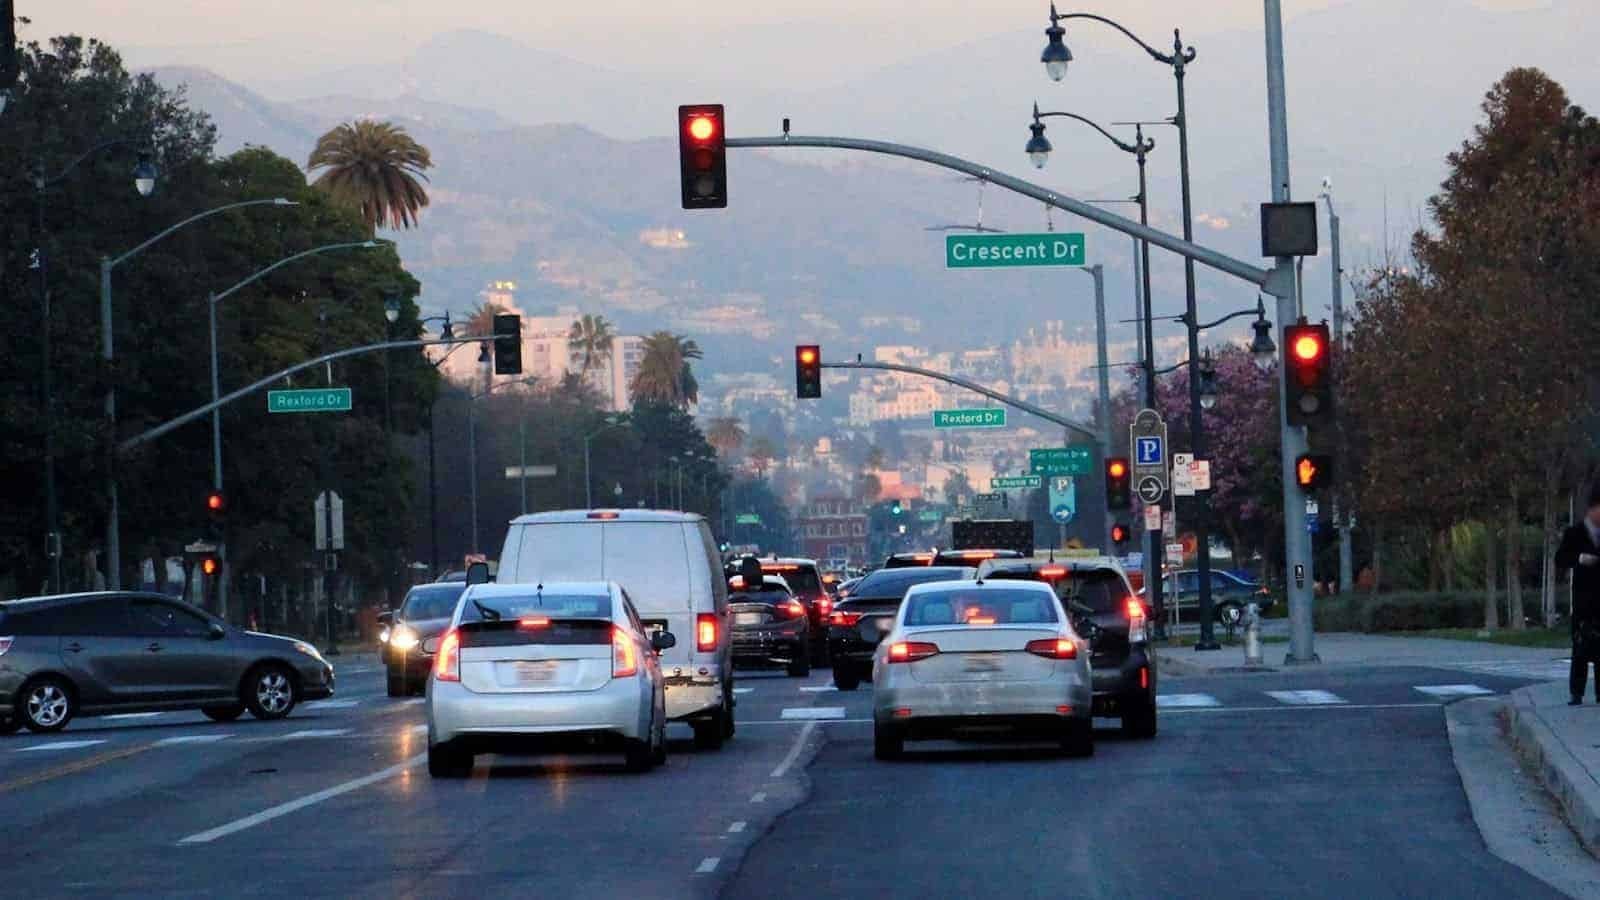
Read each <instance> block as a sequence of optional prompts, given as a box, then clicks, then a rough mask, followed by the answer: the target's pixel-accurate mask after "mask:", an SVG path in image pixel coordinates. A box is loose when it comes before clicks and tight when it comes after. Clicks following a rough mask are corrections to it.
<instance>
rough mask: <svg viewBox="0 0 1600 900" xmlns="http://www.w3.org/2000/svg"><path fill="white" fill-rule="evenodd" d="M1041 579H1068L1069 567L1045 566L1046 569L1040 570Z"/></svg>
mask: <svg viewBox="0 0 1600 900" xmlns="http://www.w3.org/2000/svg"><path fill="white" fill-rule="evenodd" d="M1039 577H1040V578H1045V579H1054V578H1065V577H1067V567H1066V566H1045V567H1044V568H1042V569H1040V570H1039Z"/></svg>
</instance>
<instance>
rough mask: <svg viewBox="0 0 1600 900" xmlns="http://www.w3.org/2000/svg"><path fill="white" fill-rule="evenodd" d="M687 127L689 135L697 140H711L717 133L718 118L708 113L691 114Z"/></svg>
mask: <svg viewBox="0 0 1600 900" xmlns="http://www.w3.org/2000/svg"><path fill="white" fill-rule="evenodd" d="M686 127H687V128H688V131H689V137H692V138H694V139H695V140H697V141H709V140H711V139H712V138H713V137H715V136H716V134H717V120H716V119H713V118H712V117H711V116H707V115H697V116H690V117H689V124H688V125H687V126H686Z"/></svg>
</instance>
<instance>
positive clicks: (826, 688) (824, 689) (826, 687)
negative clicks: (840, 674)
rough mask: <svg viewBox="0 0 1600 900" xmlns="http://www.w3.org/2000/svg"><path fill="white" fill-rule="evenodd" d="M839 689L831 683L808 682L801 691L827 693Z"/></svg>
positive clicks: (805, 692)
mask: <svg viewBox="0 0 1600 900" xmlns="http://www.w3.org/2000/svg"><path fill="white" fill-rule="evenodd" d="M837 690H838V688H837V687H834V686H833V685H831V684H808V685H806V686H805V687H803V688H801V689H800V692H801V693H803V694H826V693H829V692H830V691H837Z"/></svg>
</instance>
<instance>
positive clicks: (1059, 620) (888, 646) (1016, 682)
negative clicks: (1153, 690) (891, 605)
mask: <svg viewBox="0 0 1600 900" xmlns="http://www.w3.org/2000/svg"><path fill="white" fill-rule="evenodd" d="M872 691H873V698H872V702H873V727H872V731H873V748H874V751H875V753H876V755H877V757H878V758H879V759H895V758H898V757H899V756H900V755H901V753H902V751H903V750H904V748H905V742H906V741H908V740H910V741H915V740H939V739H943V738H949V737H956V736H961V735H963V734H970V733H973V732H977V731H982V732H987V731H989V730H991V729H1005V730H1009V731H1013V732H1017V733H1020V734H1022V735H1026V736H1045V737H1049V738H1050V739H1052V740H1058V741H1060V743H1061V747H1062V749H1063V750H1065V751H1066V752H1067V753H1068V754H1069V755H1072V756H1089V755H1092V754H1093V753H1094V727H1093V719H1092V718H1091V713H1092V703H1093V694H1094V691H1093V679H1092V678H1091V675H1090V670H1089V645H1088V642H1087V641H1085V640H1084V639H1082V638H1081V637H1079V636H1078V635H1077V634H1076V633H1075V632H1074V631H1073V628H1072V623H1071V621H1070V620H1069V619H1068V617H1067V615H1066V612H1065V611H1064V610H1063V609H1062V608H1061V601H1060V600H1058V599H1057V598H1056V595H1055V592H1054V591H1053V590H1051V589H1050V586H1049V585H1047V584H1043V583H1037V582H1023V581H981V580H980V581H938V582H929V583H926V584H919V585H917V586H916V587H913V588H912V589H911V590H910V591H908V592H907V593H906V596H905V600H904V601H902V602H901V604H900V610H899V612H898V613H897V614H896V615H895V620H894V625H893V626H892V628H891V630H890V632H889V634H888V636H886V637H885V638H884V639H883V642H882V643H880V644H879V645H878V649H877V654H876V656H875V657H874V659H873V665H872Z"/></svg>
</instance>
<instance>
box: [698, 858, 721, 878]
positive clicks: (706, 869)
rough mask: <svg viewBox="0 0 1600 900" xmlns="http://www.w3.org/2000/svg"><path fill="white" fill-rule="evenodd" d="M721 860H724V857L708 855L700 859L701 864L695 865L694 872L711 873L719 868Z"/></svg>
mask: <svg viewBox="0 0 1600 900" xmlns="http://www.w3.org/2000/svg"><path fill="white" fill-rule="evenodd" d="M720 862H722V857H720V856H708V857H706V858H705V859H702V860H700V865H698V866H695V868H694V873H695V874H696V875H710V874H711V873H712V872H715V871H716V870H717V864H718V863H720Z"/></svg>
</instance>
